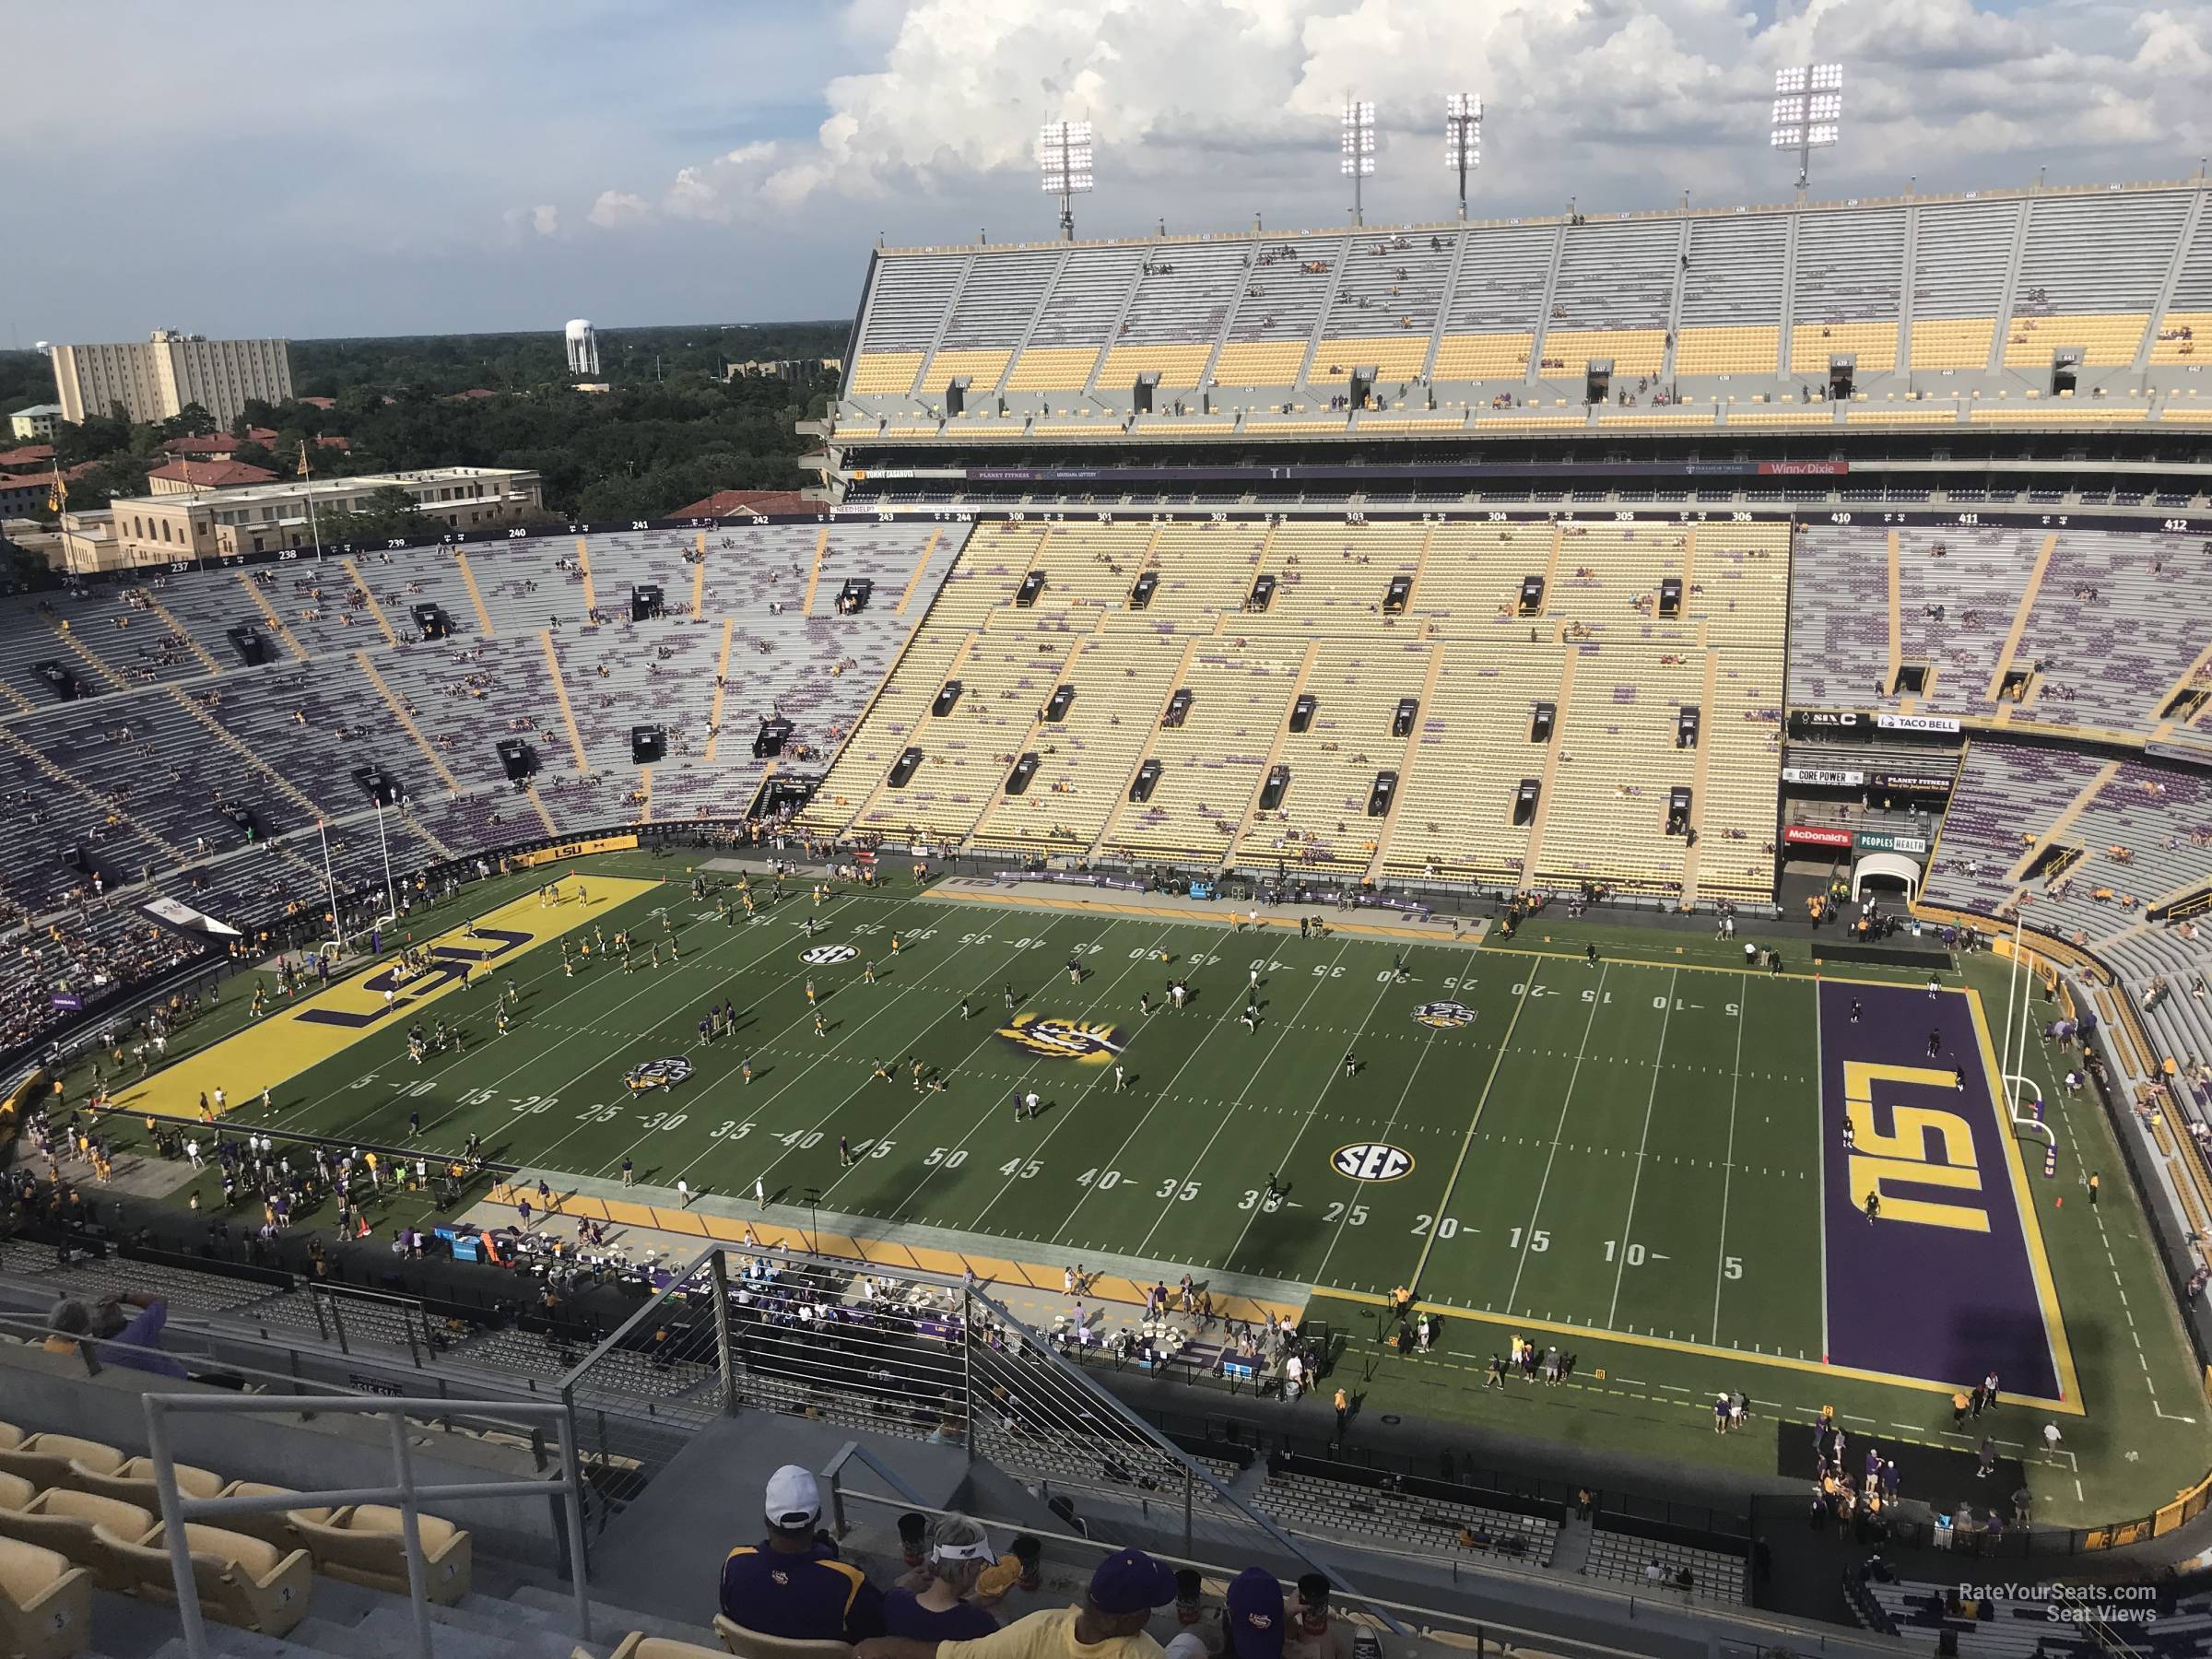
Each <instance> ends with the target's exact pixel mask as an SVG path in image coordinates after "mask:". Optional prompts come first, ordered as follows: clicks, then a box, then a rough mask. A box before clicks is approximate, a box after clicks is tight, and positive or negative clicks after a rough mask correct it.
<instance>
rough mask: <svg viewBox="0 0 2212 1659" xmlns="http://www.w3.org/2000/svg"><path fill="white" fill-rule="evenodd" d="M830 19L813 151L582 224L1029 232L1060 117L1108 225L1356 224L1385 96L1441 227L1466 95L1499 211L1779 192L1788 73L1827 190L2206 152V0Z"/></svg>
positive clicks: (1384, 0) (1120, 1)
mask: <svg viewBox="0 0 2212 1659" xmlns="http://www.w3.org/2000/svg"><path fill="white" fill-rule="evenodd" d="M837 23H838V27H840V29H841V33H842V35H843V38H845V39H847V40H848V41H853V42H854V44H855V48H856V50H863V49H865V45H864V43H865V42H868V41H882V42H887V43H886V44H883V45H882V46H880V47H879V48H878V50H879V51H880V54H881V55H880V61H879V62H877V63H874V64H873V65H871V66H870V67H868V68H866V69H865V71H859V72H855V73H853V74H849V75H842V76H836V77H834V78H832V79H831V80H830V82H829V83H828V85H827V86H826V87H825V88H823V95H822V96H823V101H824V102H825V104H826V105H827V106H828V110H829V113H828V114H827V116H826V117H825V118H824V119H823V120H822V121H821V123H820V124H819V125H818V127H817V129H816V130H815V132H814V133H813V134H812V135H810V136H809V137H806V138H804V139H796V140H789V141H783V142H763V143H755V144H748V145H746V146H744V147H740V148H736V149H733V150H729V151H726V152H724V153H723V154H720V155H716V156H712V157H708V158H704V159H700V160H698V161H696V162H693V163H691V164H690V165H688V166H685V167H684V168H682V170H681V171H679V172H677V175H676V176H675V178H674V179H673V180H672V181H669V182H666V183H665V184H662V185H658V186H654V185H652V184H651V183H650V182H638V181H631V184H632V185H633V186H634V188H635V189H636V190H637V191H639V192H640V193H641V194H629V192H627V191H624V190H619V189H609V190H607V191H606V192H604V193H603V194H601V195H600V197H599V200H598V202H597V203H596V204H595V205H594V207H593V209H592V214H591V218H592V220H593V222H594V223H595V224H601V225H609V226H613V225H620V224H625V223H629V222H634V221H636V220H640V219H642V218H646V217H648V216H649V214H657V215H665V216H667V217H670V218H689V219H700V220H707V221H712V222H717V223H729V222H735V221H743V220H749V219H759V220H762V221H769V220H772V219H773V218H776V217H777V216H780V215H781V216H788V215H789V214H791V213H793V212H795V211H797V210H799V209H802V208H804V209H806V210H808V211H809V212H823V211H830V210H833V209H834V208H835V207H836V206H837V205H839V204H844V205H846V206H848V207H851V206H857V205H859V204H862V203H871V202H878V201H883V200H886V199H899V200H901V201H903V200H907V199H919V200H921V201H922V202H924V204H927V203H928V202H929V201H930V200H931V199H932V198H938V199H940V201H941V203H942V206H943V209H944V211H946V212H947V214H949V213H950V212H951V211H952V210H953V208H954V205H955V204H957V205H958V207H959V210H960V211H961V212H963V213H964V212H965V211H966V210H967V209H968V208H970V207H975V208H979V209H988V210H990V211H991V212H992V214H993V217H994V218H996V217H997V216H998V215H1000V214H1002V213H1010V214H1013V215H1015V216H1016V217H1017V218H1018V222H1021V223H1030V221H1032V220H1034V225H1035V228H1037V229H1042V227H1043V226H1044V225H1045V224H1046V223H1048V222H1049V221H1048V220H1047V219H1046V218H1045V217H1044V214H1043V211H1042V210H1041V206H1040V204H1039V203H1038V200H1037V196H1038V193H1037V187H1036V184H1035V182H1034V179H1033V161H1032V147H1033V145H1034V143H1035V139H1036V133H1037V128H1038V126H1039V124H1041V123H1042V122H1044V121H1046V120H1050V119H1056V118H1059V117H1063V116H1071V117H1077V118H1081V117H1086V116H1088V118H1090V119H1091V120H1092V121H1093V122H1094V123H1095V124H1096V126H1097V130H1098V145H1099V160H1098V170H1097V171H1098V178H1099V199H1098V201H1097V202H1096V203H1095V204H1091V205H1088V206H1090V211H1091V214H1092V216H1093V217H1094V218H1096V217H1103V218H1107V219H1109V220H1112V221H1113V223H1114V225H1115V227H1116V228H1119V229H1135V228H1136V227H1137V226H1138V225H1140V224H1141V225H1148V224H1149V222H1150V220H1151V218H1153V217H1154V215H1155V214H1162V215H1167V216H1170V217H1171V218H1175V219H1176V221H1177V222H1178V223H1179V224H1181V225H1182V226H1185V227H1188V226H1191V225H1194V224H1197V225H1204V224H1214V225H1222V224H1234V223H1241V222H1243V221H1244V220H1245V219H1246V218H1247V216H1248V215H1249V214H1250V213H1251V211H1252V210H1253V205H1254V203H1255V202H1257V203H1258V204H1259V205H1260V206H1264V207H1265V208H1266V209H1267V210H1268V211H1269V213H1270V214H1271V216H1274V218H1275V220H1276V221H1277V222H1283V223H1286V224H1290V223H1300V224H1324V223H1331V222H1341V216H1342V212H1343V206H1342V205H1341V202H1340V200H1339V198H1340V197H1341V196H1342V195H1343V194H1345V193H1344V191H1343V190H1342V189H1341V187H1340V181H1339V180H1338V178H1337V176H1336V171H1337V170H1336V165H1335V159H1336V158H1335V148H1336V131H1335V128H1336V120H1337V113H1338V108H1339V105H1340V103H1341V101H1342V100H1343V99H1344V98H1345V97H1346V96H1347V94H1351V95H1357V96H1359V97H1361V98H1366V99H1371V100H1374V102H1375V104H1376V106H1377V110H1378V113H1379V116H1380V119H1381V123H1382V131H1383V143H1382V157H1381V160H1380V164H1379V166H1378V169H1377V176H1376V178H1375V180H1374V181H1373V182H1372V185H1371V189H1370V193H1369V196H1368V200H1369V204H1370V206H1371V210H1372V209H1376V208H1380V209H1381V214H1378V215H1377V217H1378V218H1379V217H1382V215H1383V214H1389V213H1393V212H1394V213H1398V214H1400V215H1402V216H1405V217H1413V218H1430V217H1441V215H1442V214H1443V213H1444V212H1446V211H1448V208H1447V207H1446V206H1445V204H1446V202H1447V200H1448V198H1447V197H1446V196H1445V194H1444V191H1445V188H1446V186H1445V182H1444V178H1443V169H1442V168H1441V166H1440V165H1439V161H1440V159H1441V156H1440V152H1441V144H1440V142H1439V140H1440V139H1441V112H1442V99H1443V95H1444V94H1445V93H1447V92H1450V91H1462V90H1464V91H1471V92H1476V93H1477V94H1480V95H1481V96H1482V97H1483V98H1484V100H1485V101H1486V104H1487V117H1488V119H1487V123H1486V133H1485V146H1484V148H1485V164H1486V165H1485V169H1484V171H1483V172H1482V174H1480V175H1478V180H1477V183H1478V186H1479V194H1480V197H1481V198H1482V201H1483V203H1484V204H1486V205H1487V206H1488V207H1489V209H1490V210H1492V211H1504V212H1511V211H1521V210H1524V208H1526V207H1528V206H1532V205H1533V206H1538V207H1540V208H1542V209H1544V210H1552V209H1556V207H1557V206H1559V205H1560V204H1561V203H1562V202H1563V201H1564V200H1565V199H1566V198H1567V197H1568V196H1569V195H1571V194H1578V193H1579V194H1580V196H1581V199H1582V201H1583V205H1584V206H1592V205H1599V206H1658V205H1660V204H1662V203H1665V202H1668V201H1672V200H1674V199H1676V197H1677V195H1678V194H1679V193H1680V192H1682V191H1683V190H1685V189H1690V190H1693V191H1694V194H1695V196H1696V199H1697V200H1698V201H1699V202H1700V203H1701V204H1708V205H1711V204H1717V203H1721V202H1724V201H1730V200H1734V201H1765V200H1774V199H1777V198H1778V197H1780V196H1782V195H1783V194H1786V192H1787V190H1788V187H1789V184H1790V182H1791V176H1790V175H1791V171H1792V170H1791V169H1790V168H1788V167H1787V166H1785V165H1784V163H1783V159H1778V158H1775V157H1774V156H1772V155H1771V154H1770V152H1769V149H1768V146H1767V142H1766V139H1767V124H1768V103H1769V100H1770V98H1771V88H1772V75H1773V71H1774V69H1775V68H1776V67H1777V66H1780V65H1794V64H1802V63H1806V62H1812V61H1826V60H1831V59H1833V60H1839V61H1841V62H1842V63H1844V65H1846V71H1845V73H1846V88H1847V89H1846V110H1845V118H1844V120H1845V141H1844V146H1843V147H1842V148H1841V149H1840V150H1838V151H1837V152H1836V153H1835V154H1833V155H1832V156H1830V157H1825V158H1823V159H1821V161H1819V162H1817V163H1816V170H1815V171H1816V177H1817V179H1818V180H1819V181H1820V182H1822V183H1824V184H1831V185H1833V186H1834V187H1836V188H1837V189H1838V190H1839V191H1840V192H1841V193H1848V194H1873V193H1876V192H1882V193H1887V192H1888V191H1892V190H1895V189H1897V188H1900V187H1901V186H1902V185H1903V183H1904V181H1905V178H1906V176H1907V175H1908V174H1912V173H1917V174H1918V175H1920V184H1921V187H1922V188H1923V189H1929V188H1947V187H1951V186H1980V185H2000V184H2012V183H2022V182H2027V180H2028V177H2029V176H2030V172H2031V171H2032V170H2033V169H2034V168H2036V167H2039V166H2047V167H2049V168H2050V170H2051V171H2052V174H2053V182H2062V181H2064V182H2088V181H2091V180H2097V179H2101V178H2106V177H2114V176H2124V177H2128V178H2152V177H2173V176H2176V175H2177V174H2179V173H2181V172H2183V171H2186V168H2187V166H2188V165H2191V164H2193V159H2194V157H2195V156H2196V155H2197V154H2198V153H2200V151H2201V150H2202V149H2203V148H2204V147H2205V140H2206V136H2207V134H2212V116H2208V115H2207V111H2208V110H2212V100H2207V99H2206V98H2204V97H2203V95H2202V88H2203V83H2204V80H2205V77H2206V73H2207V71H2208V70H2212V6H2168V7H2165V8H2163V9H2159V10H2149V11H2131V10H2128V9H2125V8H2123V7H2120V6H2116V5H2113V4H2112V0H2044V3H2043V4H2038V5H2030V6H2027V7H2026V8H2024V9H2022V8H2013V9H2009V10H2006V11H2002V12H2000V11H1997V10H1993V9H1987V8H1985V7H1984V6H1982V5H1978V4H1976V0H1783V6H1782V7H1781V9H1780V10H1779V11H1777V12H1776V13H1774V14H1773V15H1772V17H1771V19H1770V20H1767V21H1763V22H1762V21H1761V14H1759V12H1756V11H1754V10H1751V9H1749V8H1747V7H1744V6H1741V5H1740V3H1736V0H1645V3H1631V0H1515V3H1514V4H1512V5H1505V6H1469V5H1467V4H1466V3H1465V0H851V3H850V4H849V5H848V6H846V7H845V8H844V10H843V12H842V13H841V16H840V17H839V18H838V20H837ZM2160 151H2171V155H2170V156H2162V155H2159V152H2160ZM2124 152H2147V153H2144V154H2125V153H2124ZM1946 170H1948V171H1946ZM648 201H652V202H653V204H654V206H653V207H651V208H648V206H647V202H648ZM1477 210H1478V211H1479V210H1480V208H1478V209H1477ZM961 233H964V228H963V230H962V231H959V232H955V231H953V230H952V229H951V227H950V225H949V224H948V225H947V234H961Z"/></svg>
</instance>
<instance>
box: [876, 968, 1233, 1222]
mask: <svg viewBox="0 0 2212 1659" xmlns="http://www.w3.org/2000/svg"><path fill="white" fill-rule="evenodd" d="M1163 936H1164V935H1163ZM1153 948H1154V949H1157V948H1158V944H1157V942H1155V945H1154V947H1153ZM1151 959H1152V956H1151V952H1150V951H1147V953H1146V955H1145V957H1144V960H1145V961H1147V962H1149V961H1150V960H1151ZM1127 972H1128V970H1127V969H1125V968H1124V970H1123V971H1122V973H1121V974H1117V975H1116V976H1115V982H1117V983H1118V982H1120V980H1121V979H1122V977H1123V976H1124V975H1125V974H1126V973H1127ZM1229 1000H1230V1003H1231V1004H1232V1005H1233V1003H1234V1001H1235V999H1234V998H1233V997H1232V998H1230V999H1229ZM1217 1023H1218V1022H1217ZM1137 1030H1138V1032H1139V1033H1142V1032H1143V1031H1144V1030H1146V1027H1144V1026H1141V1025H1140V1026H1139V1027H1137ZM1135 1041H1136V1039H1135V1037H1132V1038H1131V1039H1130V1040H1129V1042H1128V1044H1126V1045H1124V1053H1125V1052H1126V1051H1127V1048H1129V1047H1134V1046H1135ZM1205 1046H1206V1040H1205V1039H1204V1038H1201V1039H1199V1047H1200V1048H1204V1047H1205ZM1195 1058H1197V1054H1196V1052H1195V1051H1194V1052H1193V1053H1192V1054H1191V1056H1190V1057H1189V1058H1187V1059H1185V1060H1184V1061H1183V1063H1182V1065H1179V1066H1177V1067H1176V1068H1175V1070H1174V1073H1173V1074H1172V1075H1171V1077H1169V1078H1168V1086H1167V1088H1164V1089H1162V1090H1161V1091H1160V1093H1161V1094H1162V1095H1167V1094H1170V1093H1171V1092H1172V1091H1173V1089H1174V1088H1175V1079H1176V1078H1177V1077H1182V1073H1183V1069H1184V1067H1185V1066H1188V1065H1190V1063H1191V1060H1194V1059H1195ZM1102 1081H1103V1079H1102V1078H1093V1079H1092V1080H1091V1082H1090V1083H1089V1084H1088V1086H1086V1088H1084V1090H1083V1092H1082V1093H1081V1094H1079V1095H1077V1097H1076V1099H1075V1100H1074V1102H1073V1104H1072V1105H1071V1106H1070V1107H1069V1109H1068V1110H1067V1111H1066V1112H1054V1113H1053V1125H1052V1127H1051V1128H1049V1129H1047V1130H1046V1131H1045V1132H1044V1138H1043V1139H1042V1140H1041V1141H1039V1142H1038V1143H1037V1147H1036V1150H1035V1152H1034V1153H1033V1154H1032V1155H1031V1156H1033V1157H1037V1158H1042V1157H1043V1155H1044V1149H1045V1148H1046V1147H1049V1146H1051V1145H1052V1144H1053V1136H1054V1135H1058V1134H1059V1133H1060V1130H1061V1127H1062V1125H1064V1124H1069V1123H1072V1122H1074V1120H1075V1116H1076V1113H1075V1107H1076V1106H1080V1105H1081V1104H1082V1103H1083V1102H1084V1101H1085V1100H1088V1099H1089V1098H1090V1094H1091V1091H1092V1090H1093V1089H1095V1088H1098V1086H1099V1084H1100V1082H1102ZM985 1115H986V1117H987V1116H988V1115H989V1114H988V1113H986V1114H985ZM978 1127H981V1125H980V1124H979V1125H978ZM973 1133H974V1131H972V1130H971V1131H970V1134H973ZM963 1144H965V1137H963ZM1101 1167H1104V1166H1101ZM1020 1179H1021V1177H1020V1176H1018V1175H1009V1176H1007V1177H1006V1180H1005V1181H1003V1182H1000V1183H999V1188H998V1191H997V1192H995V1193H994V1194H991V1198H990V1202H989V1203H987V1204H985V1205H984V1206H983V1207H982V1209H980V1210H978V1211H976V1213H975V1219H974V1220H973V1222H971V1224H970V1229H969V1230H971V1231H973V1232H982V1231H983V1230H984V1227H983V1218H985V1217H986V1216H988V1215H989V1214H990V1213H991V1212H992V1211H993V1210H994V1209H995V1208H997V1207H998V1202H999V1200H1000V1199H1002V1198H1004V1197H1005V1196H1006V1193H1007V1191H1008V1189H1010V1188H1011V1187H1012V1186H1013V1185H1014V1183H1015V1182H1017V1181H1018V1180H1020ZM915 1190H916V1191H917V1192H919V1191H920V1190H921V1189H920V1188H916V1189H915ZM1088 1195H1089V1194H1088V1191H1086V1193H1085V1194H1084V1196H1085V1197H1088ZM1076 1202H1077V1206H1080V1205H1081V1203H1082V1199H1080V1198H1079V1199H1077V1201H1076ZM1070 1216H1071V1218H1072V1216H1073V1212H1072V1211H1071V1212H1070ZM1033 1241H1034V1242H1036V1243H1040V1244H1041V1243H1044V1242H1045V1241H1044V1240H1043V1239H1041V1238H1035V1239H1033ZM1084 1248H1088V1246H1085V1247H1084Z"/></svg>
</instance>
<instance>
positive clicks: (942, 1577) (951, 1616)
mask: <svg viewBox="0 0 2212 1659" xmlns="http://www.w3.org/2000/svg"><path fill="white" fill-rule="evenodd" d="M991 1562H992V1554H991V1539H990V1536H989V1535H987V1534H986V1533H985V1532H984V1531H983V1529H982V1525H981V1524H978V1523H976V1522H974V1521H971V1520H970V1519H969V1518H968V1517H967V1516H965V1515H940V1516H938V1517H937V1520H936V1522H935V1524H934V1525H932V1526H931V1527H930V1529H929V1542H928V1566H929V1582H928V1583H927V1585H926V1586H924V1588H923V1589H921V1590H919V1591H915V1590H912V1589H909V1588H908V1587H907V1586H906V1585H904V1584H900V1585H897V1586H895V1587H893V1589H892V1590H891V1591H890V1592H889V1594H887V1595H885V1597H884V1598H883V1628H884V1633H885V1634H886V1635H889V1636H909V1637H912V1638H913V1639H914V1640H915V1641H971V1640H972V1639H973V1638H975V1637H978V1636H994V1635H996V1634H997V1633H998V1620H997V1619H995V1618H992V1617H991V1615H990V1614H989V1613H987V1612H985V1611H984V1610H983V1609H982V1607H979V1606H976V1605H975V1604H974V1603H973V1602H971V1601H970V1600H968V1599H967V1598H968V1596H969V1595H970V1594H972V1593H973V1592H974V1590H975V1582H976V1580H977V1579H979V1578H981V1577H982V1572H983V1569H984V1568H986V1567H988V1566H990V1565H991Z"/></svg>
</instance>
